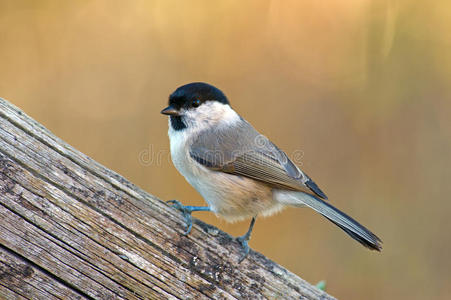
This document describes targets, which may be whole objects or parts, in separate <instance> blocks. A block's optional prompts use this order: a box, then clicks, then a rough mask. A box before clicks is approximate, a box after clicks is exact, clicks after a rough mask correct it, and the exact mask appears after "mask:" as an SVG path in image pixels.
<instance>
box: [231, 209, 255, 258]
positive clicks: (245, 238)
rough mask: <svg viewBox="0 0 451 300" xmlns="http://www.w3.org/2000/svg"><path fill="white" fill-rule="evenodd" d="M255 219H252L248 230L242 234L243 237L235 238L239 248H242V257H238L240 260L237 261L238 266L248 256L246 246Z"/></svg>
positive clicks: (247, 246)
mask: <svg viewBox="0 0 451 300" xmlns="http://www.w3.org/2000/svg"><path fill="white" fill-rule="evenodd" d="M255 219H256V217H253V218H252V221H251V224H250V225H249V229H248V230H247V232H246V234H244V235H243V236H239V237H237V238H236V240H237V241H238V243H240V244H241V247H242V248H243V255H242V256H241V257H240V259H239V260H238V263H239V264H240V263H241V262H242V261H243V260H244V259H245V258H246V257H247V255H248V254H249V245H248V243H247V242H248V241H249V240H250V238H251V233H252V229H254V224H255Z"/></svg>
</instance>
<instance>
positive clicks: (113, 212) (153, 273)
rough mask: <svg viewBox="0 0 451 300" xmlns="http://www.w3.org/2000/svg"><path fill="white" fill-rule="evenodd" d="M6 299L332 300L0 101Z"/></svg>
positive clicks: (1, 267)
mask: <svg viewBox="0 0 451 300" xmlns="http://www.w3.org/2000/svg"><path fill="white" fill-rule="evenodd" d="M0 195H1V198H0V298H2V299H3V298H4V299H333V298H332V297H331V296H329V295H327V294H326V293H324V292H322V291H320V290H318V289H317V288H315V287H314V286H312V285H310V284H309V283H307V282H306V281H304V280H302V279H301V278H299V277H298V276H296V275H294V274H293V273H291V272H289V271H287V270H286V269H284V268H283V267H281V266H279V265H277V264H276V263H274V262H272V261H270V260H269V259H267V258H265V257H264V256H262V255H261V254H259V253H257V252H254V251H252V250H251V252H250V255H249V256H248V258H247V259H246V260H244V261H243V262H242V263H241V264H238V259H239V255H240V246H239V244H238V243H237V242H236V241H235V240H234V239H233V238H232V237H230V236H229V235H227V234H226V233H224V232H222V231H220V230H218V229H217V228H215V227H213V226H210V225H208V224H205V223H202V222H201V221H199V220H195V225H194V226H193V230H192V232H191V233H190V235H189V236H184V235H183V234H182V233H183V231H184V220H183V218H182V216H181V214H180V213H179V212H177V211H176V210H174V209H172V208H171V207H169V206H167V205H166V204H165V203H164V202H162V201H161V200H159V199H157V198H155V197H154V196H152V195H150V194H148V193H147V192H145V191H143V190H141V189H139V188H138V187H136V186H135V185H133V184H132V183H130V182H129V181H127V180H126V179H125V178H123V177H122V176H120V175H118V174H116V173H114V172H113V171H111V170H108V169H107V168H105V167H103V166H102V165H100V164H99V163H97V162H95V161H93V160H92V159H90V158H89V157H87V156H86V155H84V154H83V153H80V152H79V151H77V150H76V149H74V148H72V147H71V146H70V145H68V144H67V143H65V142H64V141H62V140H60V139H59V138H57V137H56V136H54V135H53V134H52V133H50V132H49V131H48V130H47V129H45V128H44V127H43V126H42V125H41V124H39V123H37V122H36V121H34V120H33V119H31V118H30V117H28V116H27V115H26V114H25V113H23V112H22V111H20V110H19V109H18V108H16V107H14V106H13V105H11V104H10V103H8V102H7V101H5V100H3V99H1V98H0Z"/></svg>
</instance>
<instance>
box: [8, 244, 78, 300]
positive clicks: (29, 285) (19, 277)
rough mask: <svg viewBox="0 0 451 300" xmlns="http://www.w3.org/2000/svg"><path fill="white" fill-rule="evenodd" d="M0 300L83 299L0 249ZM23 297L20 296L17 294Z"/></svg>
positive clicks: (10, 253) (22, 260)
mask: <svg viewBox="0 0 451 300" xmlns="http://www.w3.org/2000/svg"><path fill="white" fill-rule="evenodd" d="M0 282H1V284H0V298H1V299H17V298H19V299H33V298H34V299H36V298H40V299H66V298H71V299H85V297H83V296H82V295H81V294H79V293H77V292H76V291H74V290H73V289H71V288H68V287H67V286H66V285H64V284H62V283H61V282H59V281H57V280H55V278H53V277H51V276H50V275H48V274H46V273H44V272H43V271H42V270H40V269H39V268H36V266H34V265H32V264H30V263H28V262H26V261H24V259H23V258H21V257H19V256H17V255H16V254H14V253H12V252H11V251H9V250H7V249H5V248H1V247H0ZM14 291H20V293H21V294H22V295H23V296H20V294H18V293H17V292H14Z"/></svg>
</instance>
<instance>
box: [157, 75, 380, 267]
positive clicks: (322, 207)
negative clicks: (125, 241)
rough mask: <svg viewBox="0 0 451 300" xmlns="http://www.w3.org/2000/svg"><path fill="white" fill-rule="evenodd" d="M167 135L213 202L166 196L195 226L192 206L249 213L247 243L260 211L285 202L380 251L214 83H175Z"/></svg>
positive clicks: (231, 214)
mask: <svg viewBox="0 0 451 300" xmlns="http://www.w3.org/2000/svg"><path fill="white" fill-rule="evenodd" d="M161 113H162V114H165V115H168V116H169V140H170V148H171V158H172V162H173V163H174V166H175V167H176V168H177V170H178V171H179V172H180V173H181V174H182V175H183V176H184V177H185V179H186V180H187V181H188V182H189V183H190V184H191V185H192V186H193V187H194V188H195V189H196V190H197V191H198V192H199V193H200V194H201V195H202V197H203V198H204V199H205V201H206V202H207V204H208V206H205V207H203V206H184V205H182V204H181V203H180V202H178V201H176V200H171V201H169V202H170V203H171V204H172V205H173V206H174V207H176V208H177V209H179V210H180V211H182V213H183V214H184V217H185V220H186V223H187V229H186V232H185V234H188V233H189V232H190V231H191V227H192V220H191V213H192V212H193V211H211V212H214V213H215V214H216V215H217V216H220V217H222V218H224V219H225V220H227V221H239V220H243V219H248V218H251V223H250V226H249V229H248V231H247V232H246V234H244V235H243V236H240V237H238V238H237V240H238V242H240V244H241V245H242V247H243V250H244V251H243V255H242V256H241V258H240V262H241V261H242V260H243V259H244V258H245V257H246V256H247V254H248V252H249V246H248V241H249V239H250V235H251V232H252V229H253V226H254V223H255V219H256V217H257V216H260V215H261V216H270V215H272V214H274V213H276V212H278V211H280V210H281V209H282V208H284V207H286V206H294V207H309V208H311V209H313V210H315V211H316V212H318V213H320V214H321V215H323V216H324V217H325V218H327V219H328V220H329V221H331V222H332V223H334V224H335V225H337V226H338V227H340V228H341V229H342V230H344V231H345V232H346V233H347V234H349V235H350V236H351V237H352V238H353V239H355V240H357V241H358V242H360V243H361V244H362V245H363V246H365V247H367V248H369V249H372V250H378V251H380V250H381V249H382V247H381V243H382V242H381V240H380V239H379V238H378V237H377V236H376V235H375V234H373V233H372V232H371V231H369V230H368V229H366V228H365V227H363V226H362V225H360V224H359V223H358V222H357V221H355V220H354V219H352V218H351V217H349V216H348V215H346V214H345V213H343V212H341V211H340V210H338V209H337V208H335V207H333V206H332V205H330V204H329V203H327V202H325V200H327V197H326V195H325V194H324V193H323V192H322V191H321V189H320V188H319V187H318V186H317V185H316V184H315V182H314V181H313V180H312V179H311V178H310V177H309V176H307V174H305V173H304V172H303V171H301V170H300V169H299V168H298V167H297V166H296V165H295V164H294V163H293V162H292V161H291V160H290V159H289V158H288V156H287V155H286V154H285V153H284V152H283V151H282V150H280V149H279V148H278V147H277V146H276V145H274V144H273V143H272V142H271V141H269V140H268V139H267V138H266V137H265V136H263V135H261V134H260V133H258V132H257V131H256V130H255V129H254V127H252V125H251V124H249V123H248V122H247V121H246V120H244V119H243V118H242V117H241V116H240V115H238V114H237V113H236V112H235V111H234V110H233V109H232V108H231V106H230V103H229V100H228V99H227V97H226V96H225V95H224V93H223V92H221V91H220V90H219V89H217V88H216V87H214V86H212V85H209V84H206V83H202V82H195V83H190V84H187V85H183V86H181V87H179V88H177V89H176V90H175V91H174V92H173V93H172V94H171V95H170V96H169V106H168V107H167V108H165V109H163V110H162V111H161Z"/></svg>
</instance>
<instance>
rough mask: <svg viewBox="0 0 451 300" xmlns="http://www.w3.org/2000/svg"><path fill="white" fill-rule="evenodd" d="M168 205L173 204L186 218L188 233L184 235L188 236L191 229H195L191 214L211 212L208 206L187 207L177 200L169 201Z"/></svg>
mask: <svg viewBox="0 0 451 300" xmlns="http://www.w3.org/2000/svg"><path fill="white" fill-rule="evenodd" d="M167 203H169V204H171V206H172V207H174V208H175V209H178V210H179V211H181V212H182V214H183V216H184V217H185V222H186V231H185V232H184V233H183V234H184V235H188V234H189V233H190V231H191V228H193V219H192V217H191V213H192V212H193V211H211V209H210V207H208V206H185V205H183V204H182V203H180V201H177V200H169V201H167Z"/></svg>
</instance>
